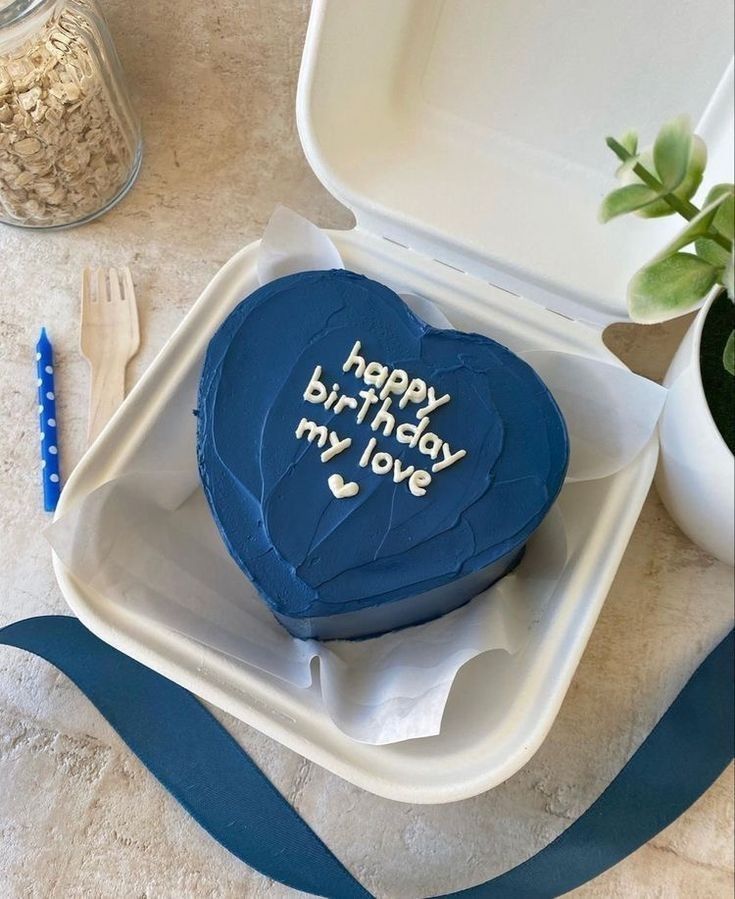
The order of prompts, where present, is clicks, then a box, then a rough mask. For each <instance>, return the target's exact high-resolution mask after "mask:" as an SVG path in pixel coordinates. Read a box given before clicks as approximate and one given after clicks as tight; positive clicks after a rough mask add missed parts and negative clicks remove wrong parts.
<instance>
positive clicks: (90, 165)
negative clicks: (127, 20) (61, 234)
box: [0, 0, 142, 228]
mask: <svg viewBox="0 0 735 899" xmlns="http://www.w3.org/2000/svg"><path fill="white" fill-rule="evenodd" d="M141 149H142V144H141V137H140V124H139V122H138V119H137V117H136V116H135V114H134V112H133V109H132V107H131V105H130V100H129V97H128V93H127V89H126V87H125V82H124V78H123V73H122V69H121V67H120V62H119V60H118V57H117V53H116V51H115V47H114V45H113V43H112V38H111V37H110V33H109V31H108V28H107V25H106V23H105V20H104V18H103V17H102V14H101V13H100V11H99V9H98V7H97V3H96V2H95V0H10V2H9V0H0V222H6V223H8V224H11V225H19V226H21V227H26V228H61V227H65V226H68V225H73V224H80V223H81V222H86V221H89V220H90V219H92V218H95V217H96V216H98V215H101V214H102V213H103V212H105V211H106V210H107V209H109V208H110V207H111V206H112V205H113V204H114V203H116V202H117V201H118V200H119V199H120V198H121V197H122V196H123V195H124V194H125V193H126V192H127V190H128V189H129V188H130V186H131V185H132V183H133V181H134V180H135V177H136V175H137V174H138V169H139V168H140V159H141Z"/></svg>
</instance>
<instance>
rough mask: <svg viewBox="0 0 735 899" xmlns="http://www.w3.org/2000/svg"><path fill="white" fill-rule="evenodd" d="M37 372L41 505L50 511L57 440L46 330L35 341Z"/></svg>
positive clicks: (55, 496) (55, 497) (57, 483)
mask: <svg viewBox="0 0 735 899" xmlns="http://www.w3.org/2000/svg"><path fill="white" fill-rule="evenodd" d="M36 373H37V375H38V379H37V383H38V420H39V424H40V426H41V479H42V482H43V508H44V509H45V510H46V511H47V512H53V511H54V509H55V508H56V504H57V503H58V501H59V494H60V493H61V479H60V477H59V441H58V439H57V430H56V391H55V389H54V351H53V348H52V347H51V341H50V340H49V339H48V335H47V334H46V329H45V328H41V336H40V337H39V338H38V343H37V344H36Z"/></svg>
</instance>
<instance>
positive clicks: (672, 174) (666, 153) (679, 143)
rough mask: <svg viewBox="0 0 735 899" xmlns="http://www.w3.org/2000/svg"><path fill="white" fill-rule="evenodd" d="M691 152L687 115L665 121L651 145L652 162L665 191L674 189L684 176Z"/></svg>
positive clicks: (690, 130)
mask: <svg viewBox="0 0 735 899" xmlns="http://www.w3.org/2000/svg"><path fill="white" fill-rule="evenodd" d="M691 152H692V126H691V123H690V121H689V117H688V116H684V115H681V116H677V117H676V118H675V119H672V120H671V121H670V122H667V123H666V124H665V125H664V126H663V127H662V128H661V130H660V131H659V133H658V135H657V136H656V142H655V144H654V145H653V164H654V165H655V167H656V171H657V172H658V176H659V179H660V180H661V183H662V184H663V186H664V187H665V188H666V190H667V191H673V190H676V188H677V187H679V185H680V184H681V183H682V181H683V180H684V178H686V174H687V168H688V166H689V157H690V156H691Z"/></svg>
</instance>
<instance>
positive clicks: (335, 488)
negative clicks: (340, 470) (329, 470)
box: [327, 474, 360, 499]
mask: <svg viewBox="0 0 735 899" xmlns="http://www.w3.org/2000/svg"><path fill="white" fill-rule="evenodd" d="M327 484H329V489H330V490H331V491H332V493H333V494H334V495H335V496H336V497H337V499H346V498H347V497H349V496H355V495H356V494H357V493H359V492H360V485H359V484H357V483H355V481H349V482H348V483H347V484H345V479H344V478H343V477H342V475H341V474H333V475H330V476H329V478H328V479H327Z"/></svg>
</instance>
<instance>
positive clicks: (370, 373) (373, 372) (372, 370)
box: [362, 362, 389, 387]
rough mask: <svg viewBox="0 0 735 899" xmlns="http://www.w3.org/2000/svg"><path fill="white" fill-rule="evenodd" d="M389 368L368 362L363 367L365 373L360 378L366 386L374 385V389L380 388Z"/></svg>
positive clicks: (378, 363)
mask: <svg viewBox="0 0 735 899" xmlns="http://www.w3.org/2000/svg"><path fill="white" fill-rule="evenodd" d="M388 371H389V368H388V366H387V365H381V364H380V362H368V364H367V365H366V366H365V373H364V374H363V376H362V379H363V381H364V382H365V383H366V384H374V385H375V386H376V387H382V386H383V384H384V383H385V379H386V378H387V377H388Z"/></svg>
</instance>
